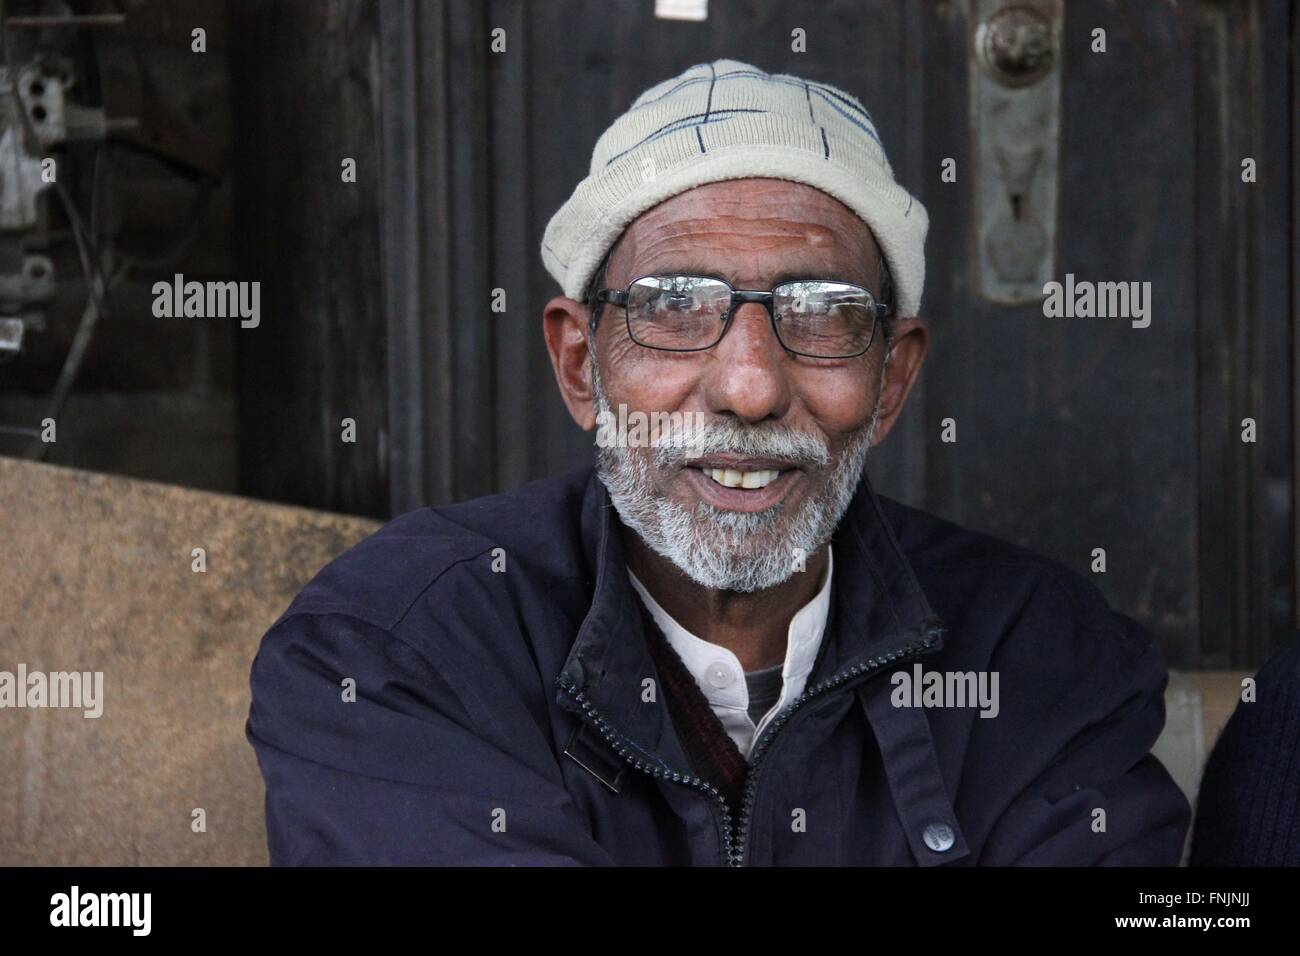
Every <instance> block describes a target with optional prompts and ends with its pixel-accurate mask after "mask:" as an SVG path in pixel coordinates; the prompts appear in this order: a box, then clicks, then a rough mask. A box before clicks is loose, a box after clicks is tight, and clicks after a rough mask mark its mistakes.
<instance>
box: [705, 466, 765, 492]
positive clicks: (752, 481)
mask: <svg viewBox="0 0 1300 956" xmlns="http://www.w3.org/2000/svg"><path fill="white" fill-rule="evenodd" d="M700 470H701V471H703V472H704V473H705V474H706V475H708V476H709V477H710V478H712V479H713V480H714V481H716V482H717V483H718V484H720V485H724V486H726V487H727V488H764V487H766V486H768V485H770V484H771V483H772V482H774V481H776V478H777V475H779V474H781V473H780V472H779V471H773V470H771V469H766V470H763V471H737V470H736V469H735V468H701V469H700Z"/></svg>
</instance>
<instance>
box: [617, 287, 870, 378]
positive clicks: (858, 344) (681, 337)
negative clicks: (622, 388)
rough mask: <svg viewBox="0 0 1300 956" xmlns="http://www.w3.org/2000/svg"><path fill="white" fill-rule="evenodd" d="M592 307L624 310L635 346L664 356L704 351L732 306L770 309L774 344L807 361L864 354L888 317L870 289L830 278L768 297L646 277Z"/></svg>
mask: <svg viewBox="0 0 1300 956" xmlns="http://www.w3.org/2000/svg"><path fill="white" fill-rule="evenodd" d="M595 299H596V301H597V302H608V303H610V304H611V305H619V306H622V307H623V309H624V312H625V314H626V316H627V333H628V335H629V336H630V337H631V338H632V341H633V342H635V343H636V344H637V345H642V346H645V347H646V348H651V349H661V350H663V351H665V352H701V351H704V350H705V349H711V348H713V346H715V345H717V344H718V343H719V342H721V341H722V337H723V336H724V335H726V334H727V329H728V328H730V326H731V319H732V317H733V316H734V315H735V313H736V308H737V306H740V305H743V304H745V303H747V302H757V303H759V304H761V305H763V306H765V307H766V308H767V314H768V317H769V318H770V319H771V322H772V330H773V332H775V333H776V338H777V341H779V342H780V343H781V346H782V347H783V348H784V349H785V350H786V351H787V352H793V353H794V354H795V355H804V356H807V357H809V358H826V359H845V358H854V357H856V356H858V355H862V354H864V353H865V352H866V351H867V350H868V349H869V348H871V342H872V340H873V339H874V338H875V334H876V323H877V321H880V320H883V319H885V318H887V317H888V316H890V315H891V314H892V313H893V307H892V305H890V304H887V303H882V302H877V301H876V297H875V296H874V295H872V294H871V292H870V291H869V290H868V289H864V288H863V287H862V286H859V285H853V284H852V283H849V282H839V281H837V280H833V279H794V280H791V281H788V282H782V283H781V284H779V285H777V286H776V287H774V288H773V289H771V290H770V291H768V292H760V291H755V290H751V289H733V288H732V287H731V284H730V283H728V282H726V281H724V280H723V279H719V278H716V277H713V276H695V275H662V276H643V277H641V278H640V279H636V280H635V281H633V282H632V283H631V284H630V285H629V286H628V287H627V288H626V289H600V290H599V291H597V292H596V294H595Z"/></svg>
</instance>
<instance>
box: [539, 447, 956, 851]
mask: <svg viewBox="0 0 1300 956" xmlns="http://www.w3.org/2000/svg"><path fill="white" fill-rule="evenodd" d="M581 523H582V541H583V548H584V550H585V552H586V558H587V562H588V563H587V567H588V568H594V569H595V582H594V596H593V599H592V604H591V609H590V611H589V612H588V613H587V616H586V618H585V619H584V620H583V622H582V626H581V627H580V628H579V630H578V636H577V638H576V639H575V640H574V643H573V648H572V650H571V651H570V653H569V657H568V659H567V660H566V662H565V665H564V668H563V669H562V671H561V673H560V676H559V678H558V679H557V685H559V686H558V687H557V695H558V700H559V703H560V704H561V705H562V706H564V707H565V708H567V709H569V710H572V711H574V712H576V713H583V712H584V711H587V710H589V711H594V712H595V713H596V714H597V715H599V717H600V718H601V720H603V721H604V722H605V726H606V730H607V731H612V732H615V733H617V734H618V736H619V737H620V738H621V739H620V741H619V742H618V743H617V745H616V746H617V749H618V750H619V752H620V753H621V754H622V755H623V756H624V757H625V758H627V759H629V760H631V761H632V762H634V763H636V764H637V765H638V766H643V767H646V768H649V767H657V768H658V769H659V770H660V771H661V772H663V773H665V774H667V775H671V776H673V777H674V778H677V777H678V776H679V775H680V774H684V773H689V772H690V767H691V764H690V760H689V758H688V757H687V755H686V753H685V751H684V749H683V747H682V744H681V742H680V740H679V739H678V736H677V734H676V733H675V732H674V730H673V727H672V722H671V718H670V716H669V714H668V710H667V708H666V707H648V706H645V704H644V703H643V700H644V699H645V698H643V696H642V695H643V693H644V692H645V690H646V686H645V684H644V683H643V682H644V681H645V680H646V679H647V678H648V677H649V676H650V675H651V674H653V673H655V671H654V668H653V665H652V662H651V659H650V654H649V650H648V647H647V644H646V640H645V636H644V632H643V625H642V616H641V614H640V610H639V605H638V604H637V601H638V600H639V599H638V598H637V596H636V592H635V591H634V590H633V589H632V585H631V583H630V581H629V580H628V575H627V567H626V564H625V563H624V556H623V544H622V539H621V537H620V533H619V530H620V522H619V520H618V516H617V513H616V512H615V510H614V507H613V505H612V503H611V502H610V500H609V496H608V494H607V493H606V491H605V487H604V485H603V484H602V483H601V482H600V480H599V478H597V477H596V474H595V471H594V469H593V471H592V472H591V474H590V475H589V476H588V480H587V485H586V489H585V492H584V496H583V502H582V517H581ZM831 542H832V546H833V547H834V549H835V570H834V575H833V577H832V579H831V602H832V609H831V614H832V620H831V625H830V627H829V628H828V629H827V633H826V636H825V638H824V639H823V641H822V646H821V649H820V650H819V652H818V659H817V663H816V664H815V665H814V666H813V671H812V674H811V675H810V676H809V679H808V684H807V686H808V688H810V689H812V688H816V687H817V686H818V685H819V684H821V683H822V682H825V681H832V680H834V679H836V678H837V677H839V676H841V675H845V676H847V675H851V674H855V673H858V672H859V670H856V669H855V668H858V669H860V668H862V667H865V666H866V665H867V663H868V662H869V661H871V660H872V659H873V658H876V659H879V658H882V657H885V656H886V655H887V654H889V653H891V652H894V651H896V650H898V649H900V648H902V647H903V646H904V645H908V646H912V645H913V644H914V642H917V641H918V640H920V639H922V638H924V639H925V642H926V650H925V651H924V653H925V654H933V653H935V652H937V651H938V650H939V649H940V648H941V646H942V641H941V633H942V627H941V625H940V622H939V621H938V619H937V618H936V617H935V615H934V612H933V611H932V610H931V608H930V603H929V601H928V600H927V599H926V597H925V594H924V592H923V591H922V590H921V586H920V583H919V582H918V581H917V579H916V575H915V573H914V572H913V570H912V567H911V565H910V564H909V563H908V560H907V557H906V556H905V555H904V553H903V550H902V548H901V547H900V546H899V544H898V541H897V539H896V538H895V536H894V533H893V531H892V530H891V529H890V527H889V524H888V523H887V522H886V520H885V517H884V514H883V513H882V511H881V507H880V501H879V500H878V499H877V497H876V494H875V491H874V490H873V489H872V487H871V483H870V481H869V480H868V479H867V476H866V474H865V473H864V474H863V477H862V480H861V481H860V483H859V484H858V488H857V490H856V492H855V494H854V497H853V500H852V502H851V504H850V505H849V508H848V510H847V511H846V512H845V515H844V517H843V518H842V519H841V520H840V524H839V526H838V527H837V528H836V530H835V534H834V535H833V537H832V539H831ZM918 656H919V655H918ZM565 684H568V685H569V686H571V687H572V688H573V689H574V690H575V691H577V692H579V693H580V695H581V701H579V700H577V699H575V698H574V697H573V696H571V695H570V694H569V693H568V692H566V690H565V689H564V685H565ZM889 691H890V685H889V684H888V683H887V682H885V681H884V680H876V681H869V682H867V683H865V684H861V685H858V689H857V691H856V694H855V696H856V697H857V700H858V703H859V705H860V706H861V707H862V709H863V712H864V714H865V715H866V717H867V720H868V721H869V722H870V723H871V725H872V729H873V732H874V733H875V736H876V740H877V744H878V745H879V749H880V758H881V761H882V763H883V768H884V771H885V776H886V778H887V779H888V781H889V788H890V792H891V794H892V795H893V798H894V806H895V809H896V810H897V812H898V816H899V822H900V823H901V825H902V827H903V830H904V832H905V834H906V838H907V840H908V843H909V845H910V847H911V850H912V854H913V857H914V858H915V860H916V862H917V863H918V864H919V865H921V866H936V865H941V864H946V863H954V862H956V861H958V860H961V859H963V858H965V857H968V856H969V855H970V849H969V846H968V845H967V843H966V839H965V835H964V834H963V832H962V828H961V826H960V825H959V823H958V821H957V816H956V814H955V812H954V810H953V806H952V800H951V797H950V796H949V794H948V792H947V787H946V784H945V781H944V779H943V774H942V772H941V770H940V768H939V761H938V754H937V751H936V750H935V745H934V739H933V737H932V735H931V731H930V724H929V719H928V718H927V717H926V716H925V714H924V713H922V711H921V710H919V709H915V708H898V707H894V706H893V705H892V703H891V701H890V693H889ZM581 726H582V725H580V727H581ZM607 735H608V734H607Z"/></svg>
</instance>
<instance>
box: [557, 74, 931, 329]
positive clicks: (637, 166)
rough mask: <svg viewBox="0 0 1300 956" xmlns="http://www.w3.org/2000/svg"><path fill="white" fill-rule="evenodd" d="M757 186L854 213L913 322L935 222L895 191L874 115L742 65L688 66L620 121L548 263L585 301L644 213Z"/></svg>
mask: <svg viewBox="0 0 1300 956" xmlns="http://www.w3.org/2000/svg"><path fill="white" fill-rule="evenodd" d="M750 177H767V178H774V179H786V180H791V181H793V182H799V183H805V184H807V185H809V186H812V187H814V188H816V189H820V190H821V191H822V192H825V193H827V194H828V195H830V196H833V197H834V198H836V199H838V200H839V201H840V202H842V203H844V205H846V206H848V207H849V208H850V209H851V210H853V212H855V213H856V214H857V215H858V216H859V217H860V218H861V219H862V220H863V221H864V222H865V223H866V224H867V225H868V226H869V227H870V229H871V232H872V234H873V235H874V236H875V239H876V243H877V245H879V247H880V249H881V252H882V253H883V254H884V256H885V260H886V262H887V263H888V265H889V270H890V273H891V276H892V279H893V287H894V294H895V296H896V300H897V311H898V314H899V315H900V316H912V315H916V314H917V311H918V310H919V309H920V306H921V290H922V287H923V286H924V284H925V254H924V247H925V234H926V230H927V229H928V227H929V217H928V216H927V215H926V211H925V208H924V207H923V206H922V205H921V203H920V202H919V201H917V200H916V199H915V197H913V196H912V195H911V194H910V193H909V192H908V191H907V190H906V189H904V188H903V187H902V186H900V185H898V183H897V182H895V181H894V171H893V168H892V167H891V166H890V165H889V160H888V159H887V158H886V156H885V150H884V146H883V145H882V144H881V142H880V137H879V135H878V134H877V132H876V126H875V123H874V122H872V119H871V116H870V114H868V113H867V111H866V110H865V109H864V108H863V106H862V104H861V103H860V102H858V100H857V99H856V98H854V97H853V96H850V95H849V94H848V93H845V92H844V91H843V90H839V89H836V88H835V87H833V86H830V85H828V84H826V83H815V82H813V81H811V80H804V79H800V78H799V77H797V76H790V75H788V74H784V73H776V74H769V73H765V72H764V71H762V70H760V69H758V68H757V67H754V66H751V65H750V64H748V63H741V62H739V61H737V60H715V61H714V62H712V63H700V64H697V65H695V66H692V67H691V68H690V69H688V70H686V71H685V72H684V73H682V74H681V75H680V76H677V77H674V78H673V79H671V80H665V81H664V82H662V83H660V84H658V85H657V86H653V87H651V88H650V89H648V90H646V91H645V92H644V93H642V94H641V95H640V96H639V97H637V100H636V102H635V103H633V104H632V106H631V108H630V109H628V111H627V112H626V113H624V114H623V115H622V116H620V117H618V119H616V120H614V122H613V124H612V125H611V126H610V127H609V129H607V130H605V132H604V133H602V134H601V136H600V138H599V139H598V140H597V141H596V148H595V150H594V151H593V152H592V155H591V169H590V171H589V173H588V175H587V177H586V178H585V179H584V180H582V182H580V183H578V185H577V188H575V189H574V191H573V195H571V196H570V197H569V199H568V200H567V201H566V202H565V203H564V205H563V206H561V207H560V209H559V211H558V212H556V213H555V215H554V216H553V217H551V221H550V222H549V223H548V224H547V226H546V232H545V234H544V236H543V237H542V261H543V262H544V263H545V265H546V270H547V271H548V272H549V273H550V274H551V275H552V276H553V277H554V278H555V280H556V282H558V283H559V284H560V287H561V288H562V289H563V290H564V294H565V295H567V296H569V297H570V298H574V299H580V298H581V297H582V295H583V293H584V292H585V290H586V287H587V284H588V283H589V282H590V281H591V277H592V275H593V274H594V273H595V271H596V269H597V267H598V266H599V265H600V263H601V260H603V259H604V258H605V255H606V253H607V252H609V250H610V248H611V247H612V246H613V245H614V243H615V242H616V241H617V240H618V237H619V236H621V235H622V233H623V230H624V229H625V228H627V226H628V224H629V223H631V222H632V220H634V219H636V218H637V217H638V216H639V215H641V214H642V213H643V212H645V211H647V210H648V209H651V208H652V207H654V206H656V205H658V204H659V203H661V202H663V201H664V200H666V199H669V198H671V197H673V196H675V195H677V194H678V193H682V192H685V191H686V190H688V189H693V188H695V187H696V186H702V185H704V184H705V183H714V182H720V181H722V180H727V179H747V178H750Z"/></svg>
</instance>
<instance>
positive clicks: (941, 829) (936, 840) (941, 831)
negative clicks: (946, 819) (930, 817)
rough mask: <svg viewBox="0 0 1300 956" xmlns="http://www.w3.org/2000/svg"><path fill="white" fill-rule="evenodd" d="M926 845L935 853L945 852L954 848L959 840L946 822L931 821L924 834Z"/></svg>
mask: <svg viewBox="0 0 1300 956" xmlns="http://www.w3.org/2000/svg"><path fill="white" fill-rule="evenodd" d="M922 839H924V840H925V845H926V846H928V847H929V848H930V849H931V850H933V851H934V852H935V853H944V852H946V851H947V850H951V849H952V845H953V844H954V843H955V842H956V841H957V838H956V836H954V834H953V832H952V827H950V826H948V824H946V823H931V824H930V825H929V826H928V827H926V828H925V833H924V834H923V835H922Z"/></svg>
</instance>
